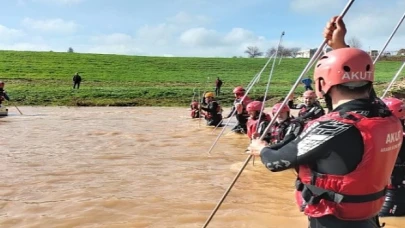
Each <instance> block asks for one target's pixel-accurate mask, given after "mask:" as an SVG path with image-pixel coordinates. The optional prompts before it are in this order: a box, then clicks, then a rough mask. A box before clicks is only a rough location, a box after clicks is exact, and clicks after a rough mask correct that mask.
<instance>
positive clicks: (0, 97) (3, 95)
mask: <svg viewBox="0 0 405 228" xmlns="http://www.w3.org/2000/svg"><path fill="white" fill-rule="evenodd" d="M4 85H5V84H4V82H3V81H0V106H1V104H2V103H3V101H4V100H7V101H9V100H10V97H9V96H8V94H7V92H6V91H5V90H4Z"/></svg>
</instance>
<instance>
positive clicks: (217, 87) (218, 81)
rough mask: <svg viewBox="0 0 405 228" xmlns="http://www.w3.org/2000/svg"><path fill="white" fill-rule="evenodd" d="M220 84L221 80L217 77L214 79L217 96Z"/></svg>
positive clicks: (219, 91)
mask: <svg viewBox="0 0 405 228" xmlns="http://www.w3.org/2000/svg"><path fill="white" fill-rule="evenodd" d="M221 86H222V80H221V79H219V77H218V78H217V80H215V95H216V96H219V94H220V93H221Z"/></svg>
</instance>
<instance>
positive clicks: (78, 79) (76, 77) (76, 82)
mask: <svg viewBox="0 0 405 228" xmlns="http://www.w3.org/2000/svg"><path fill="white" fill-rule="evenodd" d="M81 81H82V77H81V76H80V75H79V73H78V72H76V74H75V75H74V76H73V89H75V88H76V87H77V89H79V87H80V82H81Z"/></svg>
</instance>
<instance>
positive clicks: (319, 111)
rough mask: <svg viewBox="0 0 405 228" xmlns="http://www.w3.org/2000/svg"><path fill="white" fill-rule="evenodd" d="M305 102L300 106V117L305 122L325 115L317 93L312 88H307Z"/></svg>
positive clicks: (304, 95)
mask: <svg viewBox="0 0 405 228" xmlns="http://www.w3.org/2000/svg"><path fill="white" fill-rule="evenodd" d="M303 97H304V104H302V105H301V106H300V111H299V113H298V117H300V118H301V119H303V120H304V121H305V122H308V121H310V120H314V119H317V118H319V117H321V116H323V115H325V111H324V110H323V108H322V106H321V105H320V104H319V102H318V101H317V99H316V94H315V92H314V91H312V90H307V91H305V92H304V94H303Z"/></svg>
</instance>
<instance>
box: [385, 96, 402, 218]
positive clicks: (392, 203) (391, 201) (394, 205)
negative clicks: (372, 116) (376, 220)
mask: <svg viewBox="0 0 405 228" xmlns="http://www.w3.org/2000/svg"><path fill="white" fill-rule="evenodd" d="M383 101H384V103H385V104H386V105H387V106H388V108H389V109H390V111H391V112H392V113H393V114H394V115H395V116H396V117H398V118H399V119H400V121H401V123H402V127H404V122H405V104H404V102H403V101H402V100H400V99H397V98H386V99H383ZM379 215H380V216H403V215H405V143H402V146H401V150H400V151H399V154H398V157H397V161H396V162H395V166H394V170H393V171H392V174H391V184H390V185H389V186H388V189H387V193H386V194H385V201H384V204H383V207H382V208H381V210H380V213H379Z"/></svg>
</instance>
